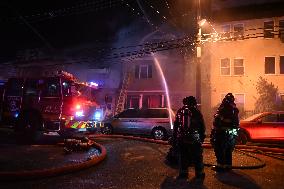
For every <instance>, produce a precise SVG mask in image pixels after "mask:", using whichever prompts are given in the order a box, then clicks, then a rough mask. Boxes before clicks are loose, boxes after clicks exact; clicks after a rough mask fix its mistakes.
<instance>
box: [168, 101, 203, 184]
mask: <svg viewBox="0 0 284 189" xmlns="http://www.w3.org/2000/svg"><path fill="white" fill-rule="evenodd" d="M183 104H184V105H183V107H182V108H180V109H179V110H178V112H177V114H176V119H175V122H174V131H173V141H172V142H173V144H174V145H176V147H177V148H178V153H179V176H178V177H177V178H184V179H186V178H188V167H189V166H190V165H191V164H194V167H195V176H196V179H200V180H202V181H203V180H204V178H205V173H204V164H203V155H202V153H203V149H202V143H203V141H204V139H205V124H204V120H203V116H202V114H201V112H200V111H199V110H198V109H197V102H196V99H195V97H193V96H189V97H186V98H184V99H183Z"/></svg>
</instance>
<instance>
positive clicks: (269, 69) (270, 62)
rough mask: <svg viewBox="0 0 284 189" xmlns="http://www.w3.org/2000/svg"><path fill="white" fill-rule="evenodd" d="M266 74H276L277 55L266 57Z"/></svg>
mask: <svg viewBox="0 0 284 189" xmlns="http://www.w3.org/2000/svg"><path fill="white" fill-rule="evenodd" d="M264 73H265V74H275V57H265V72H264Z"/></svg>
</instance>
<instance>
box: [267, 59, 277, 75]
mask: <svg viewBox="0 0 284 189" xmlns="http://www.w3.org/2000/svg"><path fill="white" fill-rule="evenodd" d="M266 58H274V73H266ZM264 74H265V75H276V57H275V56H265V57H264Z"/></svg>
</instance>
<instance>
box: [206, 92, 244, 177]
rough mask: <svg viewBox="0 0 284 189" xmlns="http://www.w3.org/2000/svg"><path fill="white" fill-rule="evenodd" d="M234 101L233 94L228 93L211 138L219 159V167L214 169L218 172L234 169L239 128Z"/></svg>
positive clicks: (215, 120)
mask: <svg viewBox="0 0 284 189" xmlns="http://www.w3.org/2000/svg"><path fill="white" fill-rule="evenodd" d="M234 101H235V98H234V96H233V94H232V93H228V94H227V95H226V96H225V98H224V99H223V101H222V103H221V105H220V107H219V108H218V110H217V113H216V114H215V115H214V121H213V129H212V131H211V136H210V137H211V144H212V145H213V147H214V152H215V155H216V159H217V166H215V167H213V169H214V170H216V171H217V172H223V171H229V170H231V169H232V152H233V150H234V147H235V143H236V138H237V132H238V128H239V117H238V114H239V110H238V108H237V107H236V104H235V102H234Z"/></svg>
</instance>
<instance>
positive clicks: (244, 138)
mask: <svg viewBox="0 0 284 189" xmlns="http://www.w3.org/2000/svg"><path fill="white" fill-rule="evenodd" d="M248 139H249V138H248V135H247V134H246V133H245V132H244V131H240V133H239V136H238V137H237V141H236V143H237V144H246V143H247V142H248Z"/></svg>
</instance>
